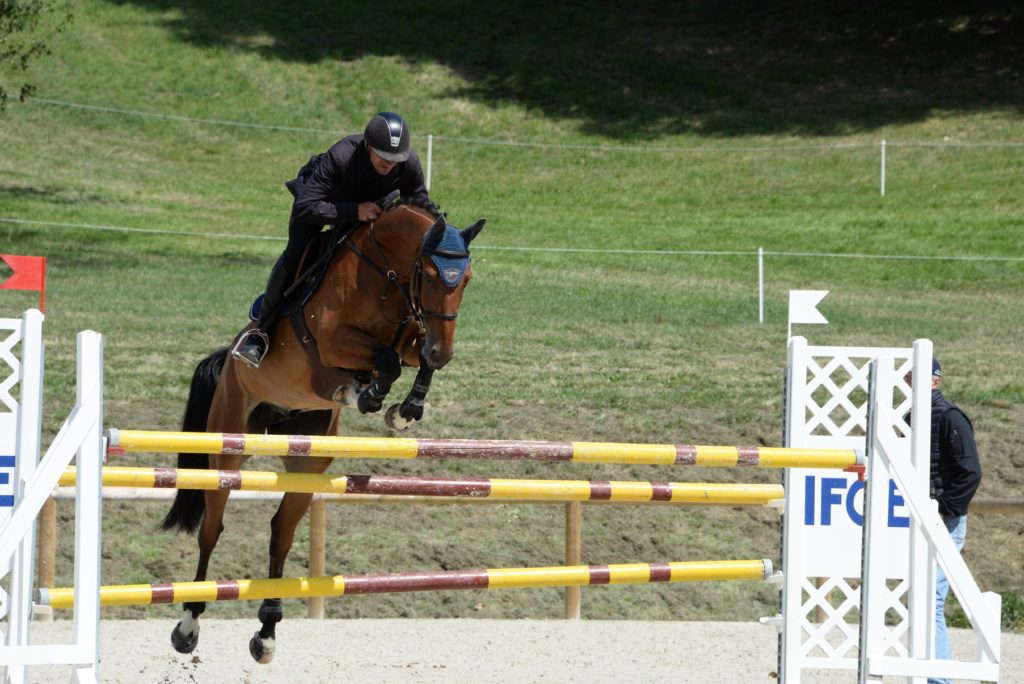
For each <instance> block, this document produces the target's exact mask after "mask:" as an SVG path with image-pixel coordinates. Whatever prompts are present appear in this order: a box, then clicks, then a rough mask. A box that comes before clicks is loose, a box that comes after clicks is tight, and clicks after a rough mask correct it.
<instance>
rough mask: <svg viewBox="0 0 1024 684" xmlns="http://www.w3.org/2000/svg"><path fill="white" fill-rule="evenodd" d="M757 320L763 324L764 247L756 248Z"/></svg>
mask: <svg viewBox="0 0 1024 684" xmlns="http://www.w3.org/2000/svg"><path fill="white" fill-rule="evenodd" d="M757 322H758V323H761V324H762V325H763V324H764V247H758V248H757Z"/></svg>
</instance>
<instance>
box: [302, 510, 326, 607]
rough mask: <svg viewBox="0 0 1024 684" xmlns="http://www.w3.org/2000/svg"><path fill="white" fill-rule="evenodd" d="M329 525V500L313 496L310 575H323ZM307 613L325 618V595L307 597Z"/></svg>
mask: <svg viewBox="0 0 1024 684" xmlns="http://www.w3.org/2000/svg"><path fill="white" fill-rule="evenodd" d="M326 526H327V502H326V501H324V498H323V497H322V496H320V495H319V494H317V495H314V496H313V503H312V504H310V507H309V576H310V577H322V576H323V574H324V564H325V561H326V544H325V538H324V530H325V528H326ZM306 615H307V617H310V618H312V619H314V620H323V619H324V597H323V596H310V597H309V598H308V599H306Z"/></svg>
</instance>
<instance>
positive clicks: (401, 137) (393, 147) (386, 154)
mask: <svg viewBox="0 0 1024 684" xmlns="http://www.w3.org/2000/svg"><path fill="white" fill-rule="evenodd" d="M363 139H364V140H365V141H366V144H367V145H369V146H370V149H371V150H373V151H374V152H375V153H376V154H377V156H378V157H380V158H381V159H387V160H388V161H393V162H403V161H405V160H406V159H408V158H409V151H410V143H409V127H408V126H406V125H405V121H403V120H402V117H400V116H399V115H398V114H395V113H394V112H380V113H379V114H377V115H376V116H374V117H373V118H372V119H370V121H369V123H367V124H366V130H365V131H364V132H363Z"/></svg>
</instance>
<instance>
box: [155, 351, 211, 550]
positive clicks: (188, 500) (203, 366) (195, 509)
mask: <svg viewBox="0 0 1024 684" xmlns="http://www.w3.org/2000/svg"><path fill="white" fill-rule="evenodd" d="M227 357H228V350H227V348H224V349H219V350H217V351H215V352H213V353H212V354H210V355H209V356H207V357H206V358H205V359H203V360H202V361H200V362H199V365H198V366H196V370H195V372H194V373H193V374H192V387H191V388H190V389H189V393H188V402H187V403H186V404H185V417H184V418H183V419H182V422H181V429H182V430H184V431H186V432H205V431H206V421H207V419H208V418H209V415H210V406H211V405H212V404H213V392H214V390H216V389H217V382H218V381H219V380H220V372H221V370H222V369H223V368H224V362H225V361H226V360H227ZM178 467H179V468H196V469H204V468H209V467H210V457H209V456H208V455H207V454H189V453H184V452H183V453H179V454H178ZM205 512H206V499H205V497H204V494H203V491H202V490H199V489H179V490H178V493H177V494H176V495H175V497H174V503H173V504H172V505H171V510H170V511H168V512H167V515H166V516H165V517H164V519H163V522H161V523H160V527H161V529H164V530H172V529H175V528H177V529H178V530H179V531H181V532H186V533H188V534H192V533H194V532H195V531H196V529H198V527H199V523H200V522H202V520H203V514H204V513H205Z"/></svg>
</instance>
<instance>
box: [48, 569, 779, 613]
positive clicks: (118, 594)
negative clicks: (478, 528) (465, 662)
mask: <svg viewBox="0 0 1024 684" xmlns="http://www.w3.org/2000/svg"><path fill="white" fill-rule="evenodd" d="M772 573H773V568H772V562H771V561H770V560H768V559H767V558H766V559H762V560H733V561H686V562H669V563H628V564H621V565H575V566H554V567H540V568H489V569H485V570H444V571H437V572H407V573H387V574H371V575H347V576H346V575H335V576H334V577H293V578H283V579H251V580H225V581H207V582H172V583H168V584H126V585H112V586H105V587H100V605H101V606H104V607H109V606H139V605H151V604H156V603H185V602H202V601H235V600H237V601H254V600H260V599H267V598H308V597H310V596H352V595H359V594H391V593H398V592H414V591H453V590H460V589H520V588H540V587H573V586H585V585H597V584H648V583H654V582H700V581H727V580H767V579H769V578H770V577H772ZM37 594H38V596H37V598H38V601H37V603H40V604H41V605H48V606H50V607H51V608H54V609H57V610H60V609H65V608H71V607H72V601H73V598H74V589H73V588H70V587H69V588H59V589H38V590H37Z"/></svg>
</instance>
